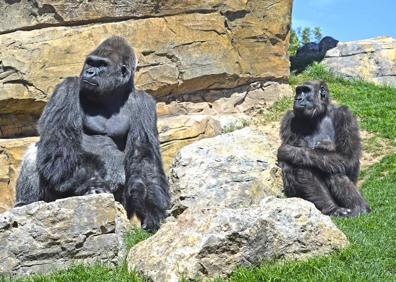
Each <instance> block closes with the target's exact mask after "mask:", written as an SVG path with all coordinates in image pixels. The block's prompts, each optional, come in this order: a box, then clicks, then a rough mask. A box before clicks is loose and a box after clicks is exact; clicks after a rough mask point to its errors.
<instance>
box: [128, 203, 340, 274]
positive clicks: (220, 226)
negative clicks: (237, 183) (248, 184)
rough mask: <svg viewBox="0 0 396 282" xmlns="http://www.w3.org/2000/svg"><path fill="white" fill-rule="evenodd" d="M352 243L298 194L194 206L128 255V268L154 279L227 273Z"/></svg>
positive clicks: (330, 249)
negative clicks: (256, 202) (235, 205)
mask: <svg viewBox="0 0 396 282" xmlns="http://www.w3.org/2000/svg"><path fill="white" fill-rule="evenodd" d="M347 245H348V241H347V239H346V237H345V235H344V234H343V233H342V232H341V231H340V230H338V229H337V227H336V226H335V225H334V224H333V223H332V221H331V219H330V217H328V216H325V215H323V214H322V213H321V212H320V211H319V210H317V209H316V208H315V206H314V205H313V204H312V203H310V202H307V201H304V200H302V199H297V198H291V199H275V198H272V199H267V200H264V201H263V202H262V203H261V205H260V206H259V207H254V208H239V209H228V208H191V209H188V210H187V211H185V212H184V213H183V214H181V215H180V216H179V217H178V218H177V220H176V221H174V222H169V223H166V224H164V225H163V226H162V227H161V229H160V230H159V231H158V232H157V233H156V234H155V235H154V236H152V237H150V238H149V239H147V240H145V241H143V242H141V243H139V244H138V245H136V246H135V247H133V248H132V249H131V250H130V252H129V255H128V258H127V259H128V269H129V271H137V272H139V273H142V274H143V275H145V276H147V277H148V278H150V279H152V280H153V281H161V282H162V281H164V282H167V281H179V279H180V278H184V279H187V280H193V279H203V278H207V277H218V276H220V277H224V276H227V275H229V274H230V273H231V272H232V271H233V270H235V269H236V268H237V267H239V266H251V265H255V264H257V263H259V262H261V261H263V260H279V259H282V260H283V259H306V258H309V257H312V256H319V255H326V254H329V253H331V252H333V251H334V250H339V249H342V248H344V247H345V246H347Z"/></svg>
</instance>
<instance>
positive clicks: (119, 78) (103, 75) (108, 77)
mask: <svg viewBox="0 0 396 282" xmlns="http://www.w3.org/2000/svg"><path fill="white" fill-rule="evenodd" d="M135 62H136V60H135V55H134V53H133V50H132V49H131V48H130V47H129V46H128V45H127V43H126V42H125V40H123V39H121V38H118V37H113V38H111V39H108V40H106V41H104V42H103V43H102V44H101V45H99V47H98V48H97V49H96V50H95V51H93V52H92V53H91V54H90V55H89V56H88V57H87V59H86V60H85V64H84V67H83V70H82V72H81V75H80V87H81V92H82V93H83V94H84V95H86V96H88V97H89V98H93V99H95V97H98V96H106V95H112V94H114V92H118V93H119V92H120V91H122V92H127V91H131V90H132V88H133V73H134V71H135V67H136V63H135Z"/></svg>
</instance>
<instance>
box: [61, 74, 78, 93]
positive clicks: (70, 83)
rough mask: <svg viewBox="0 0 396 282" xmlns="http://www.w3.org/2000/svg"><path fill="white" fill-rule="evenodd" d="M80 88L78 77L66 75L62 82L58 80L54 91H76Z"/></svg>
mask: <svg viewBox="0 0 396 282" xmlns="http://www.w3.org/2000/svg"><path fill="white" fill-rule="evenodd" d="M79 89H80V79H79V77H77V76H70V77H66V78H65V79H64V80H63V81H62V82H60V83H59V84H58V85H57V86H56V88H55V93H56V92H59V91H62V90H63V91H66V92H69V91H70V90H73V91H76V90H79Z"/></svg>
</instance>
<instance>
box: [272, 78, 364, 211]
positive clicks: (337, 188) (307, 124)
mask: <svg viewBox="0 0 396 282" xmlns="http://www.w3.org/2000/svg"><path fill="white" fill-rule="evenodd" d="M280 133H281V139H282V145H281V146H280V147H279V149H278V162H279V165H280V166H281V168H282V169H283V181H284V191H285V194H286V195H287V196H288V197H301V198H303V199H306V200H308V201H311V202H313V203H314V204H315V206H316V207H317V208H318V209H319V210H321V211H322V212H323V213H324V214H329V215H336V216H357V215H360V214H364V213H368V212H369V211H370V208H369V207H368V205H367V203H366V201H365V200H364V199H363V197H362V196H361V195H360V193H359V192H358V190H357V188H356V181H357V177H358V175H359V168H360V163H359V159H360V156H361V144H360V137H359V128H358V126H357V122H356V119H355V117H354V116H353V115H352V114H351V112H350V111H349V110H348V108H347V107H344V106H343V107H336V106H334V105H332V104H331V103H330V97H329V91H328V88H327V85H326V83H325V82H323V81H307V82H305V83H304V84H303V85H301V86H298V87H297V88H296V97H295V101H294V107H293V111H289V112H287V114H286V115H285V117H284V118H283V121H282V125H281V132H280Z"/></svg>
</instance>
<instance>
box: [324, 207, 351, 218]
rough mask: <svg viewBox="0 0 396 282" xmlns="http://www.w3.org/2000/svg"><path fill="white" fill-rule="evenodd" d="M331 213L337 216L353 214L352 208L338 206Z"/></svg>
mask: <svg viewBox="0 0 396 282" xmlns="http://www.w3.org/2000/svg"><path fill="white" fill-rule="evenodd" d="M329 215H332V216H336V217H350V216H352V210H351V209H346V208H337V209H335V210H334V211H333V212H331V213H330V214H329Z"/></svg>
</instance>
